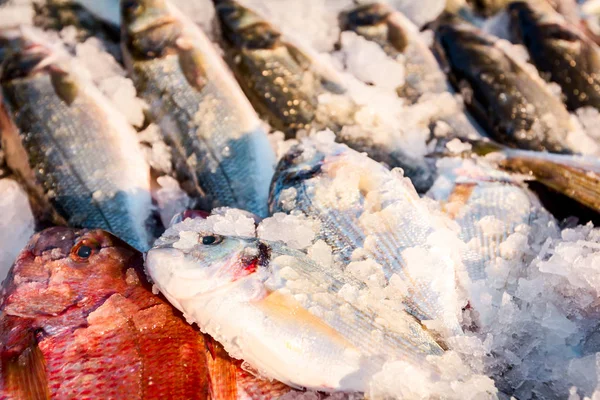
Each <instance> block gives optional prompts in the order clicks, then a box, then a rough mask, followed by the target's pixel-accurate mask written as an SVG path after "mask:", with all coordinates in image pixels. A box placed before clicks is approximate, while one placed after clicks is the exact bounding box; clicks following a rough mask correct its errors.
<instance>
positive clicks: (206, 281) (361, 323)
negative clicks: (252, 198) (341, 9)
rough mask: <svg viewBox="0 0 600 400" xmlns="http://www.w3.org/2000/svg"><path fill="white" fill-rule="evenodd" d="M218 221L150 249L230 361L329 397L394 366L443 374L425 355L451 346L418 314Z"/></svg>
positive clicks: (188, 225)
mask: <svg viewBox="0 0 600 400" xmlns="http://www.w3.org/2000/svg"><path fill="white" fill-rule="evenodd" d="M218 221H219V219H218V216H210V217H208V218H207V219H186V220H184V221H183V222H180V223H178V224H175V225H173V226H172V227H171V228H169V229H168V230H167V231H166V232H165V234H164V235H163V236H162V237H161V238H160V239H159V240H158V241H157V242H156V243H155V247H154V248H153V249H151V250H150V251H149V252H148V255H147V257H146V271H147V272H148V274H149V276H150V277H151V279H152V280H153V282H154V283H155V284H156V285H157V287H158V288H159V289H160V291H161V293H163V294H164V295H165V296H166V297H167V299H169V301H170V302H171V304H173V305H174V306H176V307H177V308H179V309H180V310H182V311H183V312H184V313H185V314H186V316H187V317H188V319H189V320H190V321H193V322H195V323H197V324H198V326H199V327H200V328H201V330H203V331H204V332H206V333H208V334H210V335H211V336H212V337H214V338H215V340H217V341H219V342H220V343H221V344H222V345H223V346H224V348H225V350H227V352H228V353H229V354H230V355H231V356H232V357H234V358H238V359H243V360H244V361H245V362H247V363H248V364H249V365H250V366H251V367H252V368H253V369H255V370H256V371H257V372H258V373H259V374H261V375H263V376H266V377H269V378H274V379H277V380H279V381H281V382H283V383H286V384H289V385H292V386H296V387H305V388H309V389H315V390H322V391H335V390H341V391H359V392H364V391H367V390H368V388H369V387H368V382H369V380H370V379H371V377H372V376H373V374H375V373H377V371H379V370H380V369H381V368H382V366H383V364H384V363H385V362H387V361H392V360H400V361H404V362H406V363H408V364H410V365H413V366H415V367H418V368H423V369H425V370H427V371H435V368H433V367H432V366H431V365H430V364H428V363H427V361H426V360H425V356H426V355H428V354H441V353H442V352H443V350H442V348H441V347H440V345H439V344H438V343H437V342H436V341H435V340H434V339H433V337H432V336H431V335H430V333H429V332H427V331H426V330H425V329H424V328H423V327H422V326H421V324H419V322H418V321H417V320H416V319H414V318H413V317H412V316H410V315H408V314H406V313H404V312H403V311H394V310H392V309H389V308H386V307H385V306H384V305H382V304H381V303H380V301H379V299H377V298H376V297H372V296H370V295H369V294H368V293H369V289H368V288H367V287H366V285H364V284H362V283H361V282H359V281H356V280H354V279H352V278H351V277H348V276H344V275H342V274H340V273H339V272H336V271H335V270H332V269H331V268H326V267H323V266H321V265H319V264H316V263H315V262H314V261H313V260H312V259H310V258H309V257H308V256H307V255H306V254H305V253H303V252H301V251H297V250H293V249H291V248H288V247H286V246H284V245H282V244H279V243H276V242H271V241H267V240H261V239H257V238H255V237H252V236H224V235H221V234H219V233H216V232H215V231H221V229H231V227H230V226H229V224H224V225H221V228H219V227H218V225H219V222H218ZM432 373H435V372H432Z"/></svg>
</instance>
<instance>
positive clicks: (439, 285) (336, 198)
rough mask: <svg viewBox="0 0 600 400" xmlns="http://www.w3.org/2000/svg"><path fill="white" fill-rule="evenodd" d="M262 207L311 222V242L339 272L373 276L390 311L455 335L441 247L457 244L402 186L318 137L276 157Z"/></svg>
mask: <svg viewBox="0 0 600 400" xmlns="http://www.w3.org/2000/svg"><path fill="white" fill-rule="evenodd" d="M270 207H271V211H272V212H288V213H290V212H294V213H295V212H297V211H298V210H299V211H302V212H303V213H304V214H305V215H306V216H308V217H309V218H312V219H315V220H317V221H319V222H320V231H319V233H318V235H317V236H318V237H319V238H320V239H322V240H324V241H325V242H326V243H327V244H328V245H329V246H331V247H332V249H333V255H334V257H337V258H338V259H339V261H340V262H341V263H342V264H343V266H344V267H343V268H344V270H345V271H346V273H347V274H354V275H356V276H357V277H358V278H362V279H365V280H367V282H368V281H370V280H373V279H374V276H378V279H380V280H381V281H379V280H378V282H379V283H378V284H379V285H381V286H382V287H387V288H388V290H389V293H390V297H389V298H388V299H387V300H388V301H389V302H390V303H392V304H394V306H395V307H397V308H403V304H404V307H406V309H407V311H408V312H410V313H411V314H413V315H414V316H415V317H417V318H418V319H419V320H437V321H439V322H441V323H442V326H443V329H442V330H443V331H445V333H453V334H456V333H459V332H461V328H460V324H459V321H458V316H457V313H458V310H459V309H460V305H459V304H458V299H457V296H456V291H457V285H458V283H457V268H456V267H457V265H456V260H455V258H457V257H458V255H454V254H453V252H452V251H451V249H450V248H449V246H450V245H449V243H451V242H452V240H455V241H457V240H458V239H456V237H455V236H454V233H453V232H451V231H449V230H448V229H447V227H446V226H445V222H444V218H441V217H440V216H439V215H436V214H435V213H434V212H433V211H431V210H429V209H428V206H427V205H426V203H425V202H424V201H423V200H421V199H419V196H418V195H417V193H416V192H415V189H414V187H413V186H412V184H411V183H410V182H408V180H406V179H403V178H402V177H401V176H398V175H396V173H395V172H393V171H390V170H388V169H387V168H385V167H384V166H382V165H381V164H378V163H376V162H374V161H373V160H371V159H369V158H367V157H365V156H364V155H362V154H359V153H357V152H355V151H353V150H351V149H349V148H348V147H346V146H345V145H342V144H336V143H333V141H331V140H328V139H327V138H326V137H325V136H324V135H323V134H321V136H319V137H317V138H314V139H307V140H304V141H302V142H301V144H300V145H299V146H296V147H294V148H292V149H291V150H290V151H289V152H288V153H287V154H286V155H285V156H284V157H283V158H282V159H281V161H280V163H279V165H278V167H277V170H276V172H275V176H274V178H273V183H272V186H271V199H270ZM447 245H448V246H447ZM365 268H366V269H367V270H368V271H371V272H369V273H368V274H365V273H364V270H365ZM392 293H394V294H393V295H392Z"/></svg>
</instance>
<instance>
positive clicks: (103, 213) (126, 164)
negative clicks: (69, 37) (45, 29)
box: [0, 28, 151, 250]
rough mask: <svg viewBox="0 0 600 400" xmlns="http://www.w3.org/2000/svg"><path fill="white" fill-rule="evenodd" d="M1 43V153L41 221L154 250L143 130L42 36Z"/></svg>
mask: <svg viewBox="0 0 600 400" xmlns="http://www.w3.org/2000/svg"><path fill="white" fill-rule="evenodd" d="M1 39H2V40H1V41H0V43H2V45H3V50H2V53H3V54H4V56H3V58H4V64H3V68H2V74H1V76H0V85H1V96H2V104H1V106H0V107H1V108H0V130H1V131H2V147H3V149H4V151H5V153H6V161H7V164H8V166H9V167H10V168H11V169H12V171H14V173H15V175H16V176H17V177H18V178H19V179H20V180H21V181H22V182H23V184H24V186H25V187H26V189H27V191H28V192H29V197H30V201H31V203H32V207H33V210H34V213H35V214H36V217H37V218H38V222H40V224H41V225H43V224H47V223H51V224H68V225H70V226H75V227H91V228H103V229H106V230H109V231H111V232H112V233H114V234H116V235H118V236H119V237H121V238H122V239H123V240H125V241H127V242H128V243H130V244H131V245H133V246H135V247H137V248H138V249H140V250H145V249H147V248H148V246H149V240H150V235H149V234H148V231H147V229H146V223H147V220H148V218H149V216H150V211H151V197H150V171H149V167H148V165H147V163H146V162H145V160H144V156H143V153H142V151H141V149H140V147H139V144H138V140H137V137H136V132H135V131H134V130H133V128H132V127H131V125H129V123H128V122H127V120H126V119H125V117H124V116H123V114H121V113H120V112H119V111H118V110H117V109H115V107H114V106H113V105H112V104H111V103H110V102H109V100H107V99H106V98H105V97H104V96H103V95H102V94H101V93H100V91H99V90H98V89H97V88H96V87H95V86H94V85H93V83H92V82H91V81H90V80H89V79H88V78H87V77H86V75H85V73H86V71H82V70H81V68H80V67H79V66H78V65H77V64H76V63H75V61H74V60H73V59H71V57H70V56H69V55H68V54H67V53H66V51H64V50H62V49H61V48H60V47H59V46H58V45H55V44H50V43H49V42H48V41H47V40H46V39H45V38H44V36H43V33H41V32H39V31H37V30H33V28H23V29H22V30H21V31H3V32H2V38H1Z"/></svg>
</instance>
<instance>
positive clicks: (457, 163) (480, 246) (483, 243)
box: [428, 158, 552, 281]
mask: <svg viewBox="0 0 600 400" xmlns="http://www.w3.org/2000/svg"><path fill="white" fill-rule="evenodd" d="M438 171H439V173H440V175H439V177H438V178H437V180H436V183H435V184H434V185H433V187H432V188H431V190H430V191H429V192H428V196H430V197H432V198H433V199H435V200H436V201H438V202H440V203H441V204H442V209H443V211H444V212H445V213H447V214H448V215H449V216H450V217H451V218H452V219H454V220H455V221H456V222H457V223H458V225H459V226H460V229H461V230H460V238H461V239H462V240H463V241H464V242H465V244H466V246H465V247H464V248H463V249H462V254H463V256H462V257H463V262H464V265H465V267H466V270H467V272H468V274H469V277H470V278H471V280H472V281H477V280H481V279H484V278H486V276H487V274H486V268H488V266H489V265H490V263H492V262H495V261H496V259H497V258H501V255H502V254H501V250H502V248H501V244H502V243H503V242H504V241H506V240H507V238H508V237H509V236H510V235H512V234H514V233H515V232H516V231H517V230H519V229H522V228H523V227H524V226H529V224H530V223H531V222H532V221H534V220H538V219H539V220H541V219H542V218H546V219H547V220H548V221H551V220H552V217H551V216H550V215H549V214H548V212H547V211H546V210H545V209H544V208H543V207H542V205H541V204H540V202H539V200H538V199H537V197H535V195H534V194H533V193H532V192H531V191H529V190H528V189H527V188H525V187H524V186H523V184H522V182H520V181H518V180H516V179H515V178H512V177H511V176H510V175H508V174H506V173H504V172H501V171H497V170H494V169H492V168H491V167H490V166H489V165H485V164H484V163H478V162H477V161H475V160H463V159H460V158H456V159H441V160H440V161H438Z"/></svg>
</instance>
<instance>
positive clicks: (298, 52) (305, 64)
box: [284, 42, 346, 94]
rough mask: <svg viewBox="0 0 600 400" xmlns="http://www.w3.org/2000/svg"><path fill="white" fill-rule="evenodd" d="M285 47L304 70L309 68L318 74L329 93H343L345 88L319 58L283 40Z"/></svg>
mask: <svg viewBox="0 0 600 400" xmlns="http://www.w3.org/2000/svg"><path fill="white" fill-rule="evenodd" d="M284 45H285V47H286V48H287V50H288V52H289V53H290V55H291V56H292V58H293V59H294V60H296V62H297V63H298V64H299V65H300V66H301V67H302V68H303V69H305V70H311V71H312V72H313V73H314V74H315V75H317V76H318V78H319V81H320V82H321V85H323V87H324V88H325V89H326V90H328V91H329V92H331V93H335V94H343V93H345V92H346V88H345V87H344V86H343V85H342V83H341V82H339V81H338V80H337V79H336V77H334V76H333V72H332V71H330V70H329V68H328V67H326V66H323V65H322V63H321V62H320V61H319V60H316V59H314V57H313V56H311V55H309V54H307V53H306V52H304V51H303V50H302V49H300V48H299V47H298V46H297V45H296V44H293V43H290V42H285V43H284Z"/></svg>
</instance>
